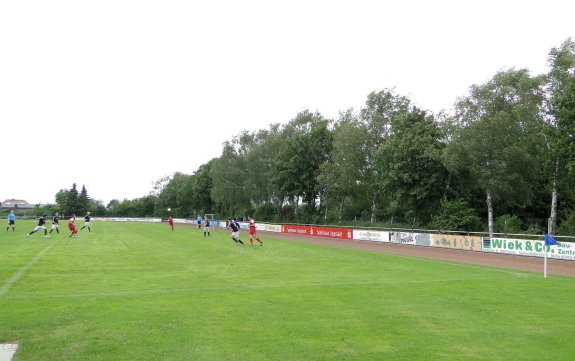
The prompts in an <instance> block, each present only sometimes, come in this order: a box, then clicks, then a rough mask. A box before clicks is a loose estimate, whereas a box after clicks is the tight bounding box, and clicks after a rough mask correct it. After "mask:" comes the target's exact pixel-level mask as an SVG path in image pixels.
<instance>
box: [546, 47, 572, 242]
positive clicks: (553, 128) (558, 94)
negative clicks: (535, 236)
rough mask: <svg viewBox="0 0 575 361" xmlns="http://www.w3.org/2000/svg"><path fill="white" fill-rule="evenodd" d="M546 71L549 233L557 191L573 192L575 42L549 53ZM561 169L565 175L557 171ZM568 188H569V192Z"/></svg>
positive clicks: (554, 218)
mask: <svg viewBox="0 0 575 361" xmlns="http://www.w3.org/2000/svg"><path fill="white" fill-rule="evenodd" d="M548 63H549V65H550V71H549V73H548V75H547V79H548V85H549V86H548V89H549V96H548V114H549V115H550V117H549V125H550V126H549V128H548V140H547V145H548V149H549V153H550V159H551V164H552V165H551V168H552V172H550V173H551V174H552V179H551V183H552V191H551V207H550V214H549V222H548V229H547V232H548V233H549V234H553V233H554V231H555V228H556V226H557V217H558V210H557V207H558V197H559V191H560V190H559V189H560V188H561V189H563V190H564V192H563V193H564V194H565V193H567V192H568V191H570V192H573V187H572V186H571V184H572V182H571V180H572V179H573V176H574V175H575V156H574V155H575V146H574V145H573V139H574V134H575V133H574V129H575V126H574V121H573V113H574V105H573V97H574V95H573V94H574V89H573V87H574V85H573V84H575V43H574V42H573V41H572V40H571V39H567V40H566V41H565V42H564V43H563V44H562V45H561V46H560V47H559V48H553V49H551V51H550V52H549V57H548ZM563 169H565V170H566V172H561V170H563ZM570 188H571V189H570Z"/></svg>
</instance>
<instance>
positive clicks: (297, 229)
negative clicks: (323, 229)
mask: <svg viewBox="0 0 575 361" xmlns="http://www.w3.org/2000/svg"><path fill="white" fill-rule="evenodd" d="M309 229H310V227H309V226H292V225H283V226H282V233H292V234H301V235H305V236H308V235H309Z"/></svg>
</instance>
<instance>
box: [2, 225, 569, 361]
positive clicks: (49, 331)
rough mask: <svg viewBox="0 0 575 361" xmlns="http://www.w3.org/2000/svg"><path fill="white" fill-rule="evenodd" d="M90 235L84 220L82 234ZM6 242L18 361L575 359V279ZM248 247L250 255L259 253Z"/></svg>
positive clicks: (223, 242)
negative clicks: (85, 228) (84, 228)
mask: <svg viewBox="0 0 575 361" xmlns="http://www.w3.org/2000/svg"><path fill="white" fill-rule="evenodd" d="M80 224H81V222H80ZM92 224H93V228H94V232H93V233H87V232H86V231H87V230H84V231H82V232H81V233H80V235H79V238H77V239H71V238H68V237H67V235H68V230H67V229H66V228H65V227H64V226H63V227H61V228H62V229H61V234H60V235H59V236H55V235H54V233H53V234H52V237H51V238H44V237H43V236H42V235H41V234H40V232H39V233H36V234H34V235H32V237H26V233H27V232H28V231H30V230H32V229H33V228H34V225H35V224H34V223H33V222H31V221H30V222H25V221H17V231H16V232H15V233H13V232H12V231H10V232H6V231H5V229H4V228H3V229H2V230H1V231H0V343H5V342H18V344H19V349H18V351H17V353H16V355H15V357H14V360H43V361H45V360H82V361H88V360H106V361H109V360H554V361H558V360H573V357H574V356H573V355H575V334H574V331H575V328H574V327H575V326H574V325H575V279H573V278H566V277H559V276H553V275H551V276H549V278H548V279H543V277H542V275H541V274H534V273H527V272H520V271H512V270H503V269H496V268H484V267H479V266H473V265H466V264H458V263H450V262H442V261H433V260H429V259H422V258H412V257H404V256H398V255H390V254H385V253H376V252H366V251H360V250H354V249H343V248H337V247H328V246H321V245H315V244H307V243H301V242H294V241H286V240H276V239H272V238H269V237H266V238H265V239H264V240H265V242H266V243H265V245H264V247H254V248H249V247H245V248H240V247H235V246H234V243H233V242H232V241H231V239H230V238H229V233H228V232H223V231H214V232H213V233H212V237H211V238H204V237H203V236H202V233H201V231H200V230H198V229H197V228H193V227H187V226H181V225H176V230H175V232H171V231H170V230H169V229H168V226H167V225H166V224H137V223H111V222H109V223H108V222H93V223H92ZM242 239H243V240H244V241H247V240H248V237H247V235H246V233H245V232H243V234H242ZM246 243H247V242H246Z"/></svg>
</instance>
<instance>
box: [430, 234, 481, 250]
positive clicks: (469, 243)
mask: <svg viewBox="0 0 575 361" xmlns="http://www.w3.org/2000/svg"><path fill="white" fill-rule="evenodd" d="M433 246H434V247H442V248H453V249H464V250H467V251H481V250H482V242H481V237H477V236H463V235H457V234H449V235H447V234H434V235H433Z"/></svg>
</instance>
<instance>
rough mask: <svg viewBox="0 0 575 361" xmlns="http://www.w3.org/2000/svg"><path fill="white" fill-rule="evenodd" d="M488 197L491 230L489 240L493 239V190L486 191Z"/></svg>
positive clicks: (488, 217)
mask: <svg viewBox="0 0 575 361" xmlns="http://www.w3.org/2000/svg"><path fill="white" fill-rule="evenodd" d="M485 193H486V195H487V224H488V228H489V238H493V233H494V231H493V228H494V227H493V199H492V198H491V190H489V189H488V190H486V191H485Z"/></svg>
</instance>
